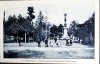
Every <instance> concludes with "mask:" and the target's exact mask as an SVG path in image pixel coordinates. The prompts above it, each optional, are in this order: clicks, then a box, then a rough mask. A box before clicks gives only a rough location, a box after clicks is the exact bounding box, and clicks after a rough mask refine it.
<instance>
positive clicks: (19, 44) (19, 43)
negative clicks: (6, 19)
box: [18, 37, 21, 46]
mask: <svg viewBox="0 0 100 64" xmlns="http://www.w3.org/2000/svg"><path fill="white" fill-rule="evenodd" d="M18 43H19V46H21V44H20V37H18Z"/></svg>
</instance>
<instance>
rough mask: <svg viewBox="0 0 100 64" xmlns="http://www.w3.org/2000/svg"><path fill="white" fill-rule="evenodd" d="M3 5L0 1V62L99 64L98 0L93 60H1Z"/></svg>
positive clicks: (52, 0) (49, 0)
mask: <svg viewBox="0 0 100 64" xmlns="http://www.w3.org/2000/svg"><path fill="white" fill-rule="evenodd" d="M89 1H91V0H69V1H67V2H73V3H74V2H80V3H82V2H89ZM9 2H10V1H9ZM14 2H17V1H14ZM20 2H21V1H20ZM25 2H26V1H25ZM28 2H29V1H28ZM32 2H33V1H32ZM3 3H5V2H4V1H0V30H1V31H0V62H11V63H12V62H13V63H67V64H99V0H95V59H4V58H3V22H2V21H3V6H4V5H3ZM34 3H51V4H52V3H66V0H41V1H40V0H39V1H37V0H34ZM16 5H17V4H16Z"/></svg>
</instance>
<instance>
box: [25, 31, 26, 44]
mask: <svg viewBox="0 0 100 64" xmlns="http://www.w3.org/2000/svg"><path fill="white" fill-rule="evenodd" d="M25 43H26V33H25Z"/></svg>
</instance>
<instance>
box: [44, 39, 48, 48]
mask: <svg viewBox="0 0 100 64" xmlns="http://www.w3.org/2000/svg"><path fill="white" fill-rule="evenodd" d="M45 47H48V39H47V38H46V39H45Z"/></svg>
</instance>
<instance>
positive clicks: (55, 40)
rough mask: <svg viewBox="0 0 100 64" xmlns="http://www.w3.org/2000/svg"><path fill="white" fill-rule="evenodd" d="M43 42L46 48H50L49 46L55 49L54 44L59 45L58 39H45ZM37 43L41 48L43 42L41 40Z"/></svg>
mask: <svg viewBox="0 0 100 64" xmlns="http://www.w3.org/2000/svg"><path fill="white" fill-rule="evenodd" d="M43 42H44V43H45V47H49V46H50V47H53V42H55V44H56V45H58V43H57V38H56V37H55V38H51V39H50V38H45V39H44V41H43ZM37 43H38V47H41V40H40V39H38V40H37Z"/></svg>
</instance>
